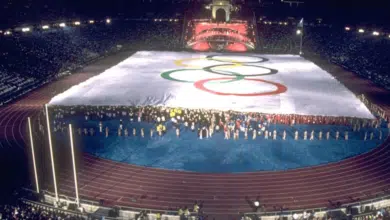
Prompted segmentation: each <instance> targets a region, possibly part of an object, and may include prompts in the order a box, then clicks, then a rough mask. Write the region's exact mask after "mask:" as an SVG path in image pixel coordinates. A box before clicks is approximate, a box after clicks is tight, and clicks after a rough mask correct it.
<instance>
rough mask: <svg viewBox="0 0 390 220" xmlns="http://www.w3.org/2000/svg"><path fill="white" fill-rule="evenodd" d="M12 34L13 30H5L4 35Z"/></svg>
mask: <svg viewBox="0 0 390 220" xmlns="http://www.w3.org/2000/svg"><path fill="white" fill-rule="evenodd" d="M11 34H12V33H11V31H6V32H4V35H11Z"/></svg>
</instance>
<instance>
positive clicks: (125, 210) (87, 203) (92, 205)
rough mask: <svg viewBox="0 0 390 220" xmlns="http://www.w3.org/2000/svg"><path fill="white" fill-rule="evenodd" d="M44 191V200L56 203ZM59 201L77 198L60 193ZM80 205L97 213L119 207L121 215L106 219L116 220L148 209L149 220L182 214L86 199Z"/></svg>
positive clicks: (177, 218)
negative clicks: (110, 205)
mask: <svg viewBox="0 0 390 220" xmlns="http://www.w3.org/2000/svg"><path fill="white" fill-rule="evenodd" d="M43 192H44V198H45V199H44V200H45V202H46V203H48V204H55V202H56V200H55V195H54V193H52V192H49V191H46V190H43ZM58 197H59V202H61V203H66V204H67V205H69V204H75V203H76V198H73V197H68V196H66V195H62V194H59V195H58ZM80 207H82V208H83V209H84V211H85V212H86V213H88V214H92V215H93V213H95V212H96V211H97V210H99V209H104V210H106V211H107V212H108V211H109V210H112V209H113V208H117V209H118V210H119V217H116V218H112V217H111V218H109V217H105V219H116V220H132V219H135V218H136V216H137V215H138V214H139V213H140V212H141V211H146V213H147V214H148V220H157V213H159V214H160V215H161V219H163V220H180V216H178V215H177V211H176V210H174V211H170V210H158V209H143V208H135V207H127V206H114V207H111V208H108V207H104V206H101V205H100V204H99V202H96V201H92V200H85V199H80ZM194 215H195V213H191V216H190V217H189V218H188V220H195V219H196V217H195V216H194Z"/></svg>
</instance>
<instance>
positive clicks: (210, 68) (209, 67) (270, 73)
mask: <svg viewBox="0 0 390 220" xmlns="http://www.w3.org/2000/svg"><path fill="white" fill-rule="evenodd" d="M231 65H232V64H220V65H213V66H208V67H203V70H205V71H207V72H210V73H215V74H218V75H225V76H231V75H229V74H226V73H221V72H217V71H215V70H212V68H215V67H220V66H231ZM243 66H253V67H257V68H261V69H267V70H269V71H270V72H269V73H260V74H254V75H244V76H247V77H250V76H266V75H272V74H276V73H277V72H278V70H275V69H271V68H267V67H263V66H255V65H243Z"/></svg>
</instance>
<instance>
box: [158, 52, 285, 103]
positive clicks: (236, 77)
mask: <svg viewBox="0 0 390 220" xmlns="http://www.w3.org/2000/svg"><path fill="white" fill-rule="evenodd" d="M219 57H221V58H219ZM224 57H225V56H224V55H208V56H206V57H205V58H185V59H180V60H175V61H174V63H175V65H177V66H181V67H190V68H191V69H175V70H169V71H165V72H163V73H161V77H162V78H164V79H167V80H171V81H176V82H182V83H193V84H194V86H195V88H197V89H199V90H201V91H204V92H208V93H211V94H214V95H220V96H227V95H229V96H267V95H277V94H281V93H284V92H286V91H287V87H286V86H285V85H283V84H280V83H276V82H271V81H267V80H262V79H248V78H246V77H258V76H267V75H273V74H277V73H278V70H276V69H272V68H268V67H264V66H258V65H251V64H255V63H264V62H267V61H268V59H267V58H263V57H257V56H249V55H247V56H239V57H236V58H233V59H230V58H226V57H225V58H224ZM237 58H238V59H237ZM248 58H249V61H246V60H245V59H248ZM253 58H254V59H255V61H253V60H251V59H253ZM239 59H244V61H240V60H239ZM196 60H203V61H216V62H223V64H218V65H210V66H203V67H200V66H197V65H191V64H185V63H186V62H188V61H196ZM235 67H254V68H259V69H262V70H266V72H264V73H258V74H251V75H245V74H241V73H236V72H232V71H230V70H229V71H226V70H220V69H233V68H235ZM197 70H201V71H205V72H208V73H212V74H216V75H223V76H230V77H222V78H221V77H220V78H207V79H202V80H197V81H191V80H182V79H177V78H174V77H172V76H171V75H172V74H173V73H176V72H181V73H182V72H186V71H197ZM240 80H247V81H256V82H260V83H266V84H268V85H272V86H274V87H275V89H274V90H270V91H262V92H253V93H233V92H220V91H215V90H213V89H209V88H207V87H206V85H205V84H206V83H209V82H213V83H230V82H235V81H240ZM218 81H221V82H218Z"/></svg>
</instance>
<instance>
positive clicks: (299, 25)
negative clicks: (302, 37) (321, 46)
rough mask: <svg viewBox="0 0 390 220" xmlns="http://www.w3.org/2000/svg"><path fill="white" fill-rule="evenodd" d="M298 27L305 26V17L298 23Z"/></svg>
mask: <svg viewBox="0 0 390 220" xmlns="http://www.w3.org/2000/svg"><path fill="white" fill-rule="evenodd" d="M298 27H299V28H303V18H302V19H301V21H300V22H299V23H298Z"/></svg>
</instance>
